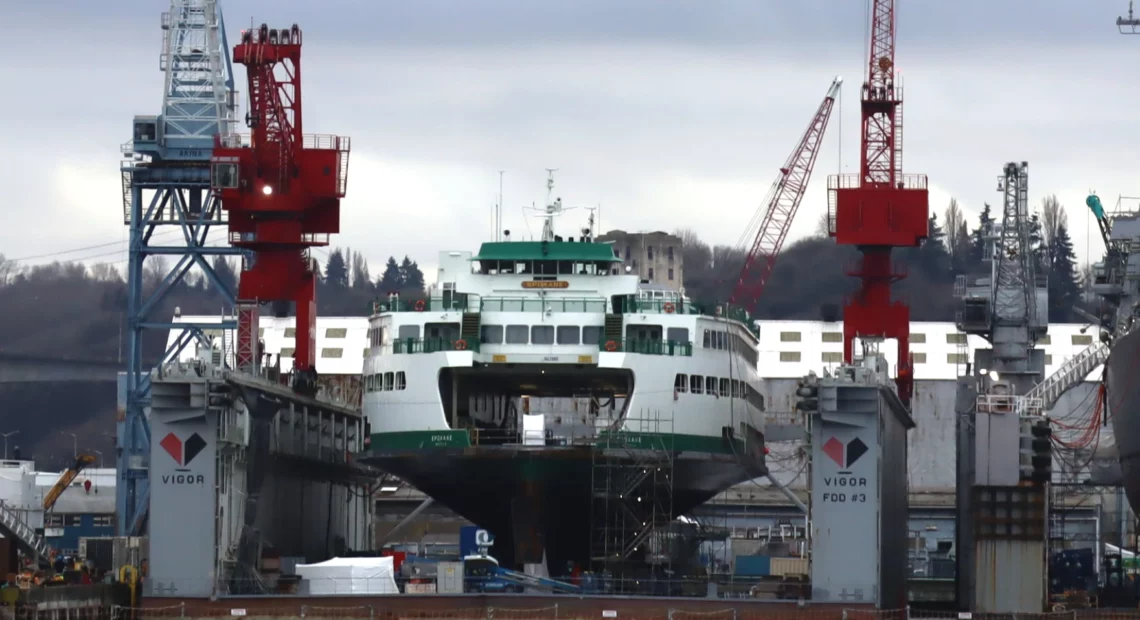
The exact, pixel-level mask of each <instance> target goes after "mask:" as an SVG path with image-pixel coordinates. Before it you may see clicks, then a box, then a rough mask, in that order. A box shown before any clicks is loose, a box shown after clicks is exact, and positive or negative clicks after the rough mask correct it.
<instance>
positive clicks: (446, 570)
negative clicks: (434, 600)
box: [436, 562, 463, 594]
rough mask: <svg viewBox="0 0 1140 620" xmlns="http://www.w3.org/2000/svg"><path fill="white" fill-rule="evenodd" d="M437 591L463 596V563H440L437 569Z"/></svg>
mask: <svg viewBox="0 0 1140 620" xmlns="http://www.w3.org/2000/svg"><path fill="white" fill-rule="evenodd" d="M436 584H438V587H437V588H436V591H437V592H439V593H440V594H463V562H440V563H439V564H438V565H437V567H436Z"/></svg>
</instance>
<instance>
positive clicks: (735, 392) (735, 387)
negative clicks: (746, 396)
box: [732, 379, 740, 398]
mask: <svg viewBox="0 0 1140 620" xmlns="http://www.w3.org/2000/svg"><path fill="white" fill-rule="evenodd" d="M732 397H733V398H740V381H738V380H736V379H733V380H732Z"/></svg>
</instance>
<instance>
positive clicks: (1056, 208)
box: [1041, 194, 1069, 248]
mask: <svg viewBox="0 0 1140 620" xmlns="http://www.w3.org/2000/svg"><path fill="white" fill-rule="evenodd" d="M1062 227H1064V228H1068V227H1069V216H1068V214H1067V213H1065V207H1063V206H1061V202H1060V201H1059V200H1057V195H1056V194H1050V195H1049V196H1046V197H1045V198H1044V199H1043V200H1042V201H1041V234H1043V235H1044V236H1045V245H1046V246H1047V247H1050V248H1052V247H1053V241H1054V240H1056V238H1057V231H1058V230H1060V229H1061V228H1062Z"/></svg>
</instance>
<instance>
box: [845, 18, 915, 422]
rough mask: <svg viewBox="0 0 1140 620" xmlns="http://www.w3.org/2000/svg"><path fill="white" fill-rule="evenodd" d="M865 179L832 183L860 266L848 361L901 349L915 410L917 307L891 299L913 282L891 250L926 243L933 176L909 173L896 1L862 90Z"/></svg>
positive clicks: (876, 32) (880, 24)
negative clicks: (889, 346)
mask: <svg viewBox="0 0 1140 620" xmlns="http://www.w3.org/2000/svg"><path fill="white" fill-rule="evenodd" d="M861 110H862V117H863V122H862V128H863V135H862V148H861V161H860V165H859V174H857V175H856V174H840V175H832V176H831V177H830V178H829V179H828V192H829V197H828V208H829V211H830V212H829V214H828V215H829V218H828V219H829V222H830V223H831V230H830V233H831V236H833V237H835V241H836V243H840V244H843V245H854V246H855V247H857V248H858V249H859V251H860V252H861V253H862V259H861V261H860V264H859V265H858V266H857V267H856V268H854V269H852V270H850V271H849V272H848V274H849V275H852V276H856V277H858V278H859V279H860V284H859V290H858V291H857V292H856V293H855V295H854V296H853V297H852V298H851V299H850V300H849V301H848V302H847V304H846V305H845V306H844V308H843V361H844V362H846V363H850V362H851V361H852V356H853V351H852V348H853V341H854V340H855V338H860V339H861V340H863V341H864V342H874V341H878V340H882V339H886V338H894V339H895V340H896V341H897V342H898V377H897V379H896V383H897V385H898V393H899V398H900V399H901V400H902V401H903V403H904V404H906V405H907V406H909V403H910V397H911V394H912V392H913V389H914V375H913V365H912V361H911V358H910V307H909V306H908V305H907V304H906V303H905V302H902V301H896V300H892V299H891V284H892V283H893V282H896V281H898V280H901V279H902V278H904V277H905V276H906V271H905V269H901V268H896V267H892V265H891V250H892V249H893V248H896V247H918V246H919V245H921V244H922V242H923V240H925V239H926V235H927V219H928V217H929V201H928V195H927V188H926V175H921V174H910V175H904V174H903V173H902V88H901V86H900V85H898V84H896V82H895V0H874V4H873V6H872V9H871V49H870V56H869V58H868V62H867V79H866V81H865V82H863V96H862V101H861Z"/></svg>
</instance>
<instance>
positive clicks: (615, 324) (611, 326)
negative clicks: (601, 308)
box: [605, 314, 622, 342]
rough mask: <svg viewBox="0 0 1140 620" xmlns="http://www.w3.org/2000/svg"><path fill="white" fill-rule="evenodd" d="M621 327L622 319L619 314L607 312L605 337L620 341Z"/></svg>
mask: <svg viewBox="0 0 1140 620" xmlns="http://www.w3.org/2000/svg"><path fill="white" fill-rule="evenodd" d="M621 327H622V320H621V315H620V314H607V315H606V335H605V339H606V340H613V341H614V342H621Z"/></svg>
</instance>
